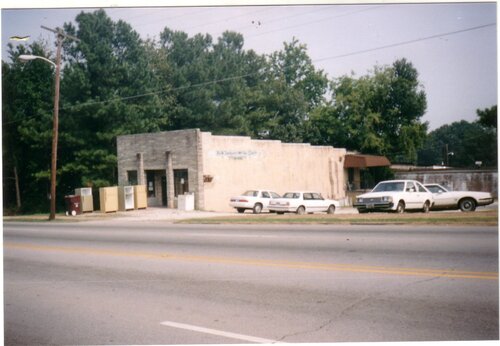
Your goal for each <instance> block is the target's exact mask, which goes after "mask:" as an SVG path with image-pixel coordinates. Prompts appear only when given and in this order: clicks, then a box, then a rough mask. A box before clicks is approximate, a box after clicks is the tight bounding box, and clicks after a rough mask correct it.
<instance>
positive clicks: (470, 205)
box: [458, 198, 476, 212]
mask: <svg viewBox="0 0 500 346" xmlns="http://www.w3.org/2000/svg"><path fill="white" fill-rule="evenodd" d="M458 207H459V208H460V210H461V211H463V212H471V211H474V210H476V201H474V200H473V199H472V198H464V199H462V200H460V202H458Z"/></svg>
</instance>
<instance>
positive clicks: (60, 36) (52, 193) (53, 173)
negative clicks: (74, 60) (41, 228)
mask: <svg viewBox="0 0 500 346" xmlns="http://www.w3.org/2000/svg"><path fill="white" fill-rule="evenodd" d="M41 27H42V29H45V30H48V31H51V32H53V33H55V34H56V38H57V53H56V76H55V93H54V120H53V122H54V124H53V128H52V159H51V164H50V216H49V220H54V219H55V218H56V175H57V141H58V137H59V84H60V83H59V82H60V75H61V50H62V42H63V41H64V40H65V39H67V38H69V39H71V40H74V41H77V42H80V40H79V39H78V38H76V37H73V36H70V35H68V34H66V33H64V31H63V30H62V29H59V28H57V29H50V28H47V27H45V26H43V25H42V26H41Z"/></svg>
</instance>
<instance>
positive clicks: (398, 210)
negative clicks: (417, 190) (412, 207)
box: [396, 201, 406, 214]
mask: <svg viewBox="0 0 500 346" xmlns="http://www.w3.org/2000/svg"><path fill="white" fill-rule="evenodd" d="M405 208H406V206H405V202H403V201H399V203H398V206H397V208H396V213H398V214H403V213H404V212H405Z"/></svg>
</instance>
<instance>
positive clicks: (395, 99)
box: [307, 59, 427, 163]
mask: <svg viewBox="0 0 500 346" xmlns="http://www.w3.org/2000/svg"><path fill="white" fill-rule="evenodd" d="M331 90H332V98H331V100H330V101H328V102H327V103H325V105H322V106H321V105H320V106H319V107H317V108H316V109H314V111H313V112H312V114H311V119H310V123H309V124H308V126H307V129H308V135H307V139H308V140H309V141H311V142H313V143H314V144H323V145H333V146H336V147H345V148H348V149H350V150H356V151H360V152H363V153H367V154H377V155H385V156H388V157H389V159H390V160H391V161H395V162H411V163H415V162H416V160H417V151H418V149H419V148H420V147H421V146H422V144H423V142H424V139H425V134H426V131H427V124H426V123H422V122H421V117H422V116H423V115H424V113H425V110H426V105H427V103H426V95H425V92H424V91H423V90H422V89H421V87H420V84H419V82H418V72H417V70H416V69H415V68H414V67H413V65H412V64H411V63H410V62H408V61H406V59H401V60H397V61H396V62H394V64H393V65H392V66H390V67H378V66H377V67H375V69H374V72H373V73H372V74H369V75H366V76H362V77H360V78H355V77H354V76H343V77H340V78H337V79H335V80H334V81H333V82H332V83H331Z"/></svg>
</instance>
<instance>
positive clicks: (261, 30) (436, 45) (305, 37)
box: [1, 0, 498, 130]
mask: <svg viewBox="0 0 500 346" xmlns="http://www.w3.org/2000/svg"><path fill="white" fill-rule="evenodd" d="M83 3H84V2H82V1H66V2H64V4H65V5H64V6H68V7H66V8H60V7H58V6H61V5H57V3H55V5H53V7H52V8H47V6H51V4H50V1H48V2H47V1H44V4H45V5H44V7H45V8H39V6H40V5H39V2H38V3H37V4H36V6H37V8H35V7H34V6H35V5H34V3H33V2H31V3H30V2H29V1H23V0H18V1H11V0H5V1H3V2H2V5H1V6H2V15H1V29H2V35H1V36H2V42H1V44H2V60H4V61H9V60H8V54H7V44H8V43H9V42H10V43H12V44H13V45H18V44H29V43H31V42H33V41H34V40H36V39H44V40H46V41H47V42H50V43H51V45H50V47H52V48H53V49H54V51H55V47H54V45H53V44H52V43H53V42H54V34H53V33H51V32H49V31H46V30H43V29H41V27H40V26H41V25H43V26H46V27H49V28H55V27H62V26H63V24H64V23H67V22H73V23H75V17H76V15H77V14H78V13H80V12H81V11H82V10H83V11H86V12H88V11H93V10H95V9H96V8H98V7H102V8H104V9H105V10H106V13H107V14H108V16H110V17H111V18H112V19H113V20H115V21H117V20H119V19H121V20H124V21H125V22H127V23H129V24H130V25H131V26H132V28H133V29H134V30H136V31H137V32H138V33H139V34H140V35H141V37H142V38H144V39H146V38H159V35H160V33H161V31H162V30H163V29H164V28H165V27H168V28H170V29H171V30H176V31H184V32H186V33H187V34H188V35H189V36H193V35H196V34H198V33H202V34H210V35H211V36H212V38H213V40H214V41H216V40H217V38H218V37H220V36H221V34H222V33H223V32H224V31H226V30H231V31H236V32H239V33H241V34H242V35H243V37H244V40H245V45H244V49H246V50H250V49H253V50H254V51H255V52H257V53H259V54H270V53H272V52H275V51H279V50H281V49H282V48H283V43H284V42H291V41H292V40H293V39H294V38H296V39H297V40H298V41H299V42H300V43H302V44H305V45H306V46H307V51H308V55H309V57H310V58H311V60H312V62H313V64H314V65H315V66H316V68H318V69H321V70H323V71H324V72H325V73H326V74H327V75H328V77H329V78H330V79H333V78H336V77H340V76H343V75H351V74H354V75H355V76H357V77H361V76H364V75H367V74H369V73H371V71H373V69H374V67H375V66H390V65H392V63H393V62H394V61H396V60H398V59H402V58H406V59H407V60H408V61H410V62H411V63H412V64H413V66H414V67H415V68H416V69H417V71H418V73H419V81H420V83H421V87H422V89H423V90H424V91H425V93H426V95H427V104H428V105H427V112H426V114H425V115H424V116H423V118H422V121H425V122H428V123H429V129H430V130H433V129H436V128H438V127H440V126H442V125H445V124H450V123H452V122H455V121H460V120H466V121H475V120H477V114H476V110H477V109H485V108H490V107H491V106H494V105H496V104H497V96H498V91H497V84H498V82H497V80H498V71H497V68H498V65H497V25H496V17H497V6H496V3H495V2H472V3H471V2H468V3H459V2H452V3H419V4H415V3H413V4H412V3H397V4H384V3H381V2H369V1H368V2H364V3H363V4H359V3H353V4H345V2H344V3H339V2H338V1H337V2H334V1H325V0H316V1H314V3H315V5H309V4H308V2H307V1H301V2H297V1H296V2H295V3H293V2H292V0H290V1H285V0H283V1H279V0H277V1H275V2H274V3H278V5H274V6H270V5H266V6H261V5H260V4H264V3H266V4H268V3H270V2H269V1H266V2H263V1H260V0H255V1H246V2H244V1H238V0H236V1H234V0H233V1H232V2H231V6H228V5H224V4H222V5H221V4H220V2H219V3H217V2H216V1H215V0H214V1H201V0H198V1H196V0H194V1H193V0H192V1H183V2H177V3H176V2H173V4H174V5H175V6H169V7H165V5H164V4H169V3H170V4H171V3H172V2H168V1H162V2H159V3H158V2H154V1H148V0H145V1H141V2H138V1H120V0H116V1H100V2H92V1H90V2H89V1H86V2H85V4H89V3H90V5H85V6H87V7H83V6H82V4H83ZM309 3H311V2H309ZM159 4H161V5H159ZM179 4H182V6H180V5H179ZM206 4H210V5H211V6H206ZM234 4H237V5H234ZM202 5H204V6H202ZM75 6H76V7H75ZM78 6H80V7H78ZM89 6H92V7H89ZM14 35H18V36H28V35H29V36H30V40H29V41H27V42H15V41H12V40H9V38H10V37H11V36H14Z"/></svg>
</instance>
